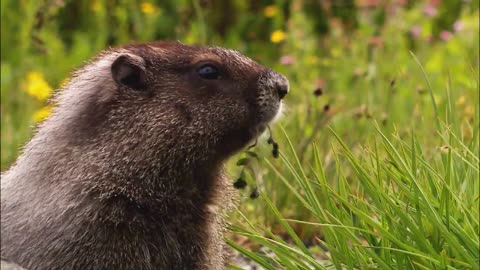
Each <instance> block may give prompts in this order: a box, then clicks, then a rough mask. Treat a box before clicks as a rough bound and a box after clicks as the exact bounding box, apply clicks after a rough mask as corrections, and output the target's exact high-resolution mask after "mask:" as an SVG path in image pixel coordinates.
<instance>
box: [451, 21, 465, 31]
mask: <svg viewBox="0 0 480 270" xmlns="http://www.w3.org/2000/svg"><path fill="white" fill-rule="evenodd" d="M462 30H463V23H462V22H461V21H456V22H455V23H454V24H453V32H455V33H456V32H460V31H462Z"/></svg>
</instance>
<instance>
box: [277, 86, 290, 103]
mask: <svg viewBox="0 0 480 270" xmlns="http://www.w3.org/2000/svg"><path fill="white" fill-rule="evenodd" d="M277 93H278V97H279V98H280V99H283V98H284V97H285V96H286V95H287V93H288V83H279V84H277Z"/></svg>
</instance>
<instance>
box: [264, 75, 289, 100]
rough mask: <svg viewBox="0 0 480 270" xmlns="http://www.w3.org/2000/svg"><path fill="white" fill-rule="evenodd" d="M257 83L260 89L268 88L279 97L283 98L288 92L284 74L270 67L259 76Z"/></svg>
mask: <svg viewBox="0 0 480 270" xmlns="http://www.w3.org/2000/svg"><path fill="white" fill-rule="evenodd" d="M259 85H260V88H261V89H265V90H267V89H268V91H272V92H273V94H274V95H275V93H276V94H277V95H278V98H279V99H283V98H284V97H285V96H286V95H287V94H288V91H289V88H290V86H289V84H288V80H287V78H285V76H283V75H282V74H279V73H277V72H275V71H273V70H270V69H269V70H267V71H266V72H264V73H263V74H262V75H261V76H260V79H259Z"/></svg>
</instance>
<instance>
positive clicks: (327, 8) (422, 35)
mask: <svg viewBox="0 0 480 270" xmlns="http://www.w3.org/2000/svg"><path fill="white" fill-rule="evenodd" d="M478 20H479V1H478V0H477V1H475V0H463V1H460V0H443V1H441V0H425V1H412V0H383V1H382V0H339V1H328V0H247V1H243V0H232V1H223V0H161V1H160V0H157V1H153V0H150V1H139V0H83V1H73V0H72V1H67V0H51V1H47V0H39V1H33V0H2V1H1V169H2V171H4V170H5V169H7V168H8V166H9V165H11V164H12V162H13V161H14V160H15V158H16V157H17V155H18V153H19V149H20V147H21V146H22V145H23V144H24V143H25V142H26V141H27V140H28V139H29V138H30V137H31V136H32V132H33V130H34V129H33V128H34V126H35V125H36V124H37V123H38V122H40V121H42V120H43V119H44V118H45V117H47V116H48V115H49V112H50V110H51V106H53V105H52V104H50V103H49V97H51V96H52V95H53V94H54V93H55V91H57V90H56V89H59V88H60V87H61V86H62V85H63V84H64V83H65V82H66V81H67V80H68V77H69V74H70V73H71V72H72V71H73V70H74V69H75V68H76V67H79V66H81V65H82V64H83V63H84V62H85V61H87V60H89V59H90V58H91V57H92V56H94V55H95V54H97V53H98V52H100V51H101V50H103V49H106V48H109V47H114V46H117V45H121V44H125V43H129V42H135V41H151V40H180V41H182V42H184V43H189V44H193V43H195V44H205V45H207V44H208V45H219V46H224V47H229V48H232V49H236V50H238V51H240V52H242V53H243V54H245V55H247V56H249V57H251V58H253V59H255V60H256V61H258V62H260V63H262V64H263V65H266V66H269V67H272V68H273V69H275V70H277V71H279V72H281V73H283V74H285V75H286V76H287V77H288V78H289V79H290V83H291V90H292V91H291V94H290V95H289V96H288V97H287V98H286V100H285V102H286V104H287V106H288V109H287V111H286V113H285V116H284V119H283V120H282V121H280V125H281V126H282V127H283V128H284V129H285V132H286V134H287V135H288V138H289V140H290V142H291V147H290V148H289V149H290V150H291V151H290V152H288V151H283V153H284V154H285V156H286V158H287V159H290V160H292V159H297V158H298V160H299V161H300V164H302V166H304V168H305V170H306V171H307V174H308V172H309V171H311V167H310V164H312V163H313V162H314V160H315V156H316V155H317V157H318V156H320V157H321V159H322V163H323V168H322V170H324V173H325V175H326V179H327V180H328V182H329V183H337V176H338V171H339V169H342V170H343V172H342V175H345V179H347V180H346V181H347V182H348V183H349V185H351V186H358V185H359V184H358V182H359V180H358V179H360V178H359V177H356V176H355V175H354V173H353V171H354V170H353V169H352V168H349V167H347V165H345V167H343V165H342V164H344V163H342V162H343V161H342V159H339V160H337V155H336V153H335V151H334V148H333V147H331V146H332V145H338V142H336V141H335V138H334V136H332V134H331V133H330V128H331V129H332V130H335V132H336V134H337V135H338V136H339V137H340V138H341V139H342V140H343V141H344V142H345V144H346V145H347V146H348V147H349V149H351V151H352V153H353V154H355V155H360V156H361V155H366V154H365V152H364V146H365V145H368V144H369V143H371V142H372V141H374V139H375V138H377V137H378V136H379V135H378V134H376V133H375V127H374V126H373V125H372V122H376V123H378V125H379V128H380V129H381V130H382V132H384V133H385V134H396V135H395V136H396V137H400V138H407V137H408V135H409V134H412V131H414V132H415V133H416V138H417V141H418V144H420V145H422V146H423V147H424V150H425V152H424V153H423V154H424V155H425V156H427V157H432V158H435V157H436V155H438V154H439V153H440V154H441V153H442V148H441V147H442V146H443V145H444V144H445V142H444V141H442V140H441V138H439V137H438V134H439V133H438V127H439V126H438V125H437V124H436V123H437V122H436V121H435V117H439V116H442V117H443V116H445V115H446V113H447V111H449V112H450V114H453V115H454V116H453V118H454V119H455V125H454V127H453V128H454V129H455V130H456V131H458V133H457V134H458V137H460V138H461V140H462V142H463V144H465V145H473V146H472V147H473V149H477V148H476V147H477V146H478V144H477V143H476V141H477V140H478V64H479V55H478V53H479V51H478V50H479V44H478V42H479V25H478ZM447 88H448V91H446V89H447ZM432 100H434V105H435V106H432V104H431V101H432ZM448 108H450V109H448ZM274 135H275V136H276V139H278V141H279V144H280V147H281V149H282V150H283V149H285V148H288V140H287V139H286V137H285V136H284V135H283V131H282V129H281V128H280V127H279V126H278V127H276V128H275V129H274ZM392 136H393V135H392ZM312 143H315V144H316V146H317V148H313V147H311V145H312ZM282 147H283V148H282ZM282 150H281V151H282ZM443 150H445V149H443ZM269 151H271V150H270V148H269V147H268V146H266V144H264V145H263V146H262V145H260V146H259V150H258V152H259V153H263V155H264V156H265V159H263V160H261V161H259V162H258V164H254V165H252V164H251V165H250V166H249V167H248V170H247V171H248V173H245V170H244V168H243V169H242V168H241V166H240V167H239V166H236V165H235V162H232V164H231V165H230V166H229V167H230V173H231V175H232V179H234V180H235V179H236V178H238V177H240V178H245V180H246V181H247V183H248V186H247V188H246V191H240V194H241V201H242V204H241V206H240V209H241V212H242V213H244V214H245V216H246V217H247V218H248V219H252V220H253V221H254V222H255V223H256V224H263V225H264V226H265V227H266V228H268V230H269V231H271V232H273V233H275V234H276V235H282V234H285V235H286V234H287V233H286V231H288V230H286V229H285V226H284V225H285V224H282V222H280V221H279V220H278V219H277V218H278V216H276V215H275V214H272V213H271V212H269V211H266V210H265V209H266V208H268V205H266V204H265V202H264V201H260V200H256V201H255V200H252V199H250V195H251V192H253V191H255V187H257V188H258V189H259V190H260V191H262V192H265V193H266V194H268V196H269V197H270V199H271V201H272V202H273V203H274V204H275V205H276V206H277V207H278V209H280V210H281V213H282V215H283V216H284V217H286V218H292V219H298V220H303V221H312V220H314V219H315V218H314V216H315V214H314V213H312V212H311V211H305V210H304V206H305V203H304V202H302V201H301V200H299V199H298V196H297V195H298V194H297V195H294V194H293V193H292V191H291V189H290V188H292V187H290V188H286V187H285V185H284V184H283V183H282V180H281V178H282V177H283V178H285V179H290V178H289V177H293V176H292V175H293V172H292V171H291V170H288V169H285V167H288V166H287V165H285V164H284V163H282V162H281V161H280V160H278V159H274V158H272V157H271V155H270V154H269V153H270V152H269ZM315 151H317V154H315ZM473 151H474V152H475V153H476V154H477V153H478V150H473ZM293 153H296V154H293ZM240 155H243V154H240ZM477 155H478V154H477ZM366 156H368V155H366ZM239 158H241V157H239ZM234 161H236V160H234ZM473 162H475V161H473ZM345 164H346V163H345ZM272 168H276V170H277V172H275V171H274V170H273V169H272ZM242 171H243V172H244V173H242ZM471 175H473V174H471ZM471 175H470V176H471ZM463 176H465V175H463ZM460 178H462V177H460ZM474 182H475V183H478V178H476V179H475V181H474ZM459 183H460V182H459ZM292 185H293V184H292ZM469 185H470V184H469ZM459 186H461V184H459ZM467 187H469V186H467ZM471 187H472V190H473V193H472V194H470V195H471V196H472V198H475V197H476V198H477V203H478V186H477V187H476V188H474V187H473V186H471ZM293 188H295V187H293ZM463 188H466V186H463ZM299 194H300V196H302V195H304V193H302V192H300V193H299ZM357 195H358V194H357V193H355V192H354V191H352V193H351V194H350V195H345V196H357ZM362 196H363V195H362ZM362 198H363V197H362ZM365 200H368V199H365ZM477 216H478V212H477ZM241 220H243V219H242V218H240V217H239V214H238V213H235V214H233V217H232V222H233V223H235V224H237V223H238V224H244V221H241ZM477 221H478V220H477ZM477 223H478V222H477ZM356 224H357V225H358V224H362V223H361V222H359V223H356ZM352 226H353V225H352ZM355 226H356V225H355ZM359 226H360V225H359ZM292 230H294V231H295V232H296V233H297V234H298V235H300V237H301V238H302V241H304V242H305V243H309V242H312V241H314V240H315V239H318V238H322V236H321V235H320V234H321V233H319V232H318V230H317V229H314V228H311V227H309V226H305V225H302V224H299V223H296V224H294V225H292ZM477 231H478V227H477ZM399 235H401V231H399ZM232 238H233V239H234V241H235V242H236V243H241V244H242V245H244V246H245V245H247V246H250V245H251V246H252V248H253V249H254V250H255V245H254V244H252V243H251V242H254V241H248V240H246V238H248V237H245V236H242V235H234V236H232ZM322 239H323V238H322ZM362 239H365V238H362ZM412 245H413V244H412ZM339 252H340V253H341V251H339ZM441 252H443V251H442V249H440V250H438V252H437V253H438V254H440V253H441ZM447 253H448V252H447ZM352 258H353V257H352ZM477 259H478V257H477ZM360 265H361V264H360ZM425 265H428V264H425ZM357 266H358V265H357ZM302 269H303V268H302ZM363 269H365V268H363ZM396 269H401V268H396ZM432 269H433V268H432ZM442 269H443V268H442Z"/></svg>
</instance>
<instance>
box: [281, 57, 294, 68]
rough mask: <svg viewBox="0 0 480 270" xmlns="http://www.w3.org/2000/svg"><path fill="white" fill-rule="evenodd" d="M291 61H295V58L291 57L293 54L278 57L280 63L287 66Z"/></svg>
mask: <svg viewBox="0 0 480 270" xmlns="http://www.w3.org/2000/svg"><path fill="white" fill-rule="evenodd" d="M293 62H295V58H293V56H290V55H284V56H282V57H281V58H280V64H282V65H284V66H289V65H291V64H293Z"/></svg>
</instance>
